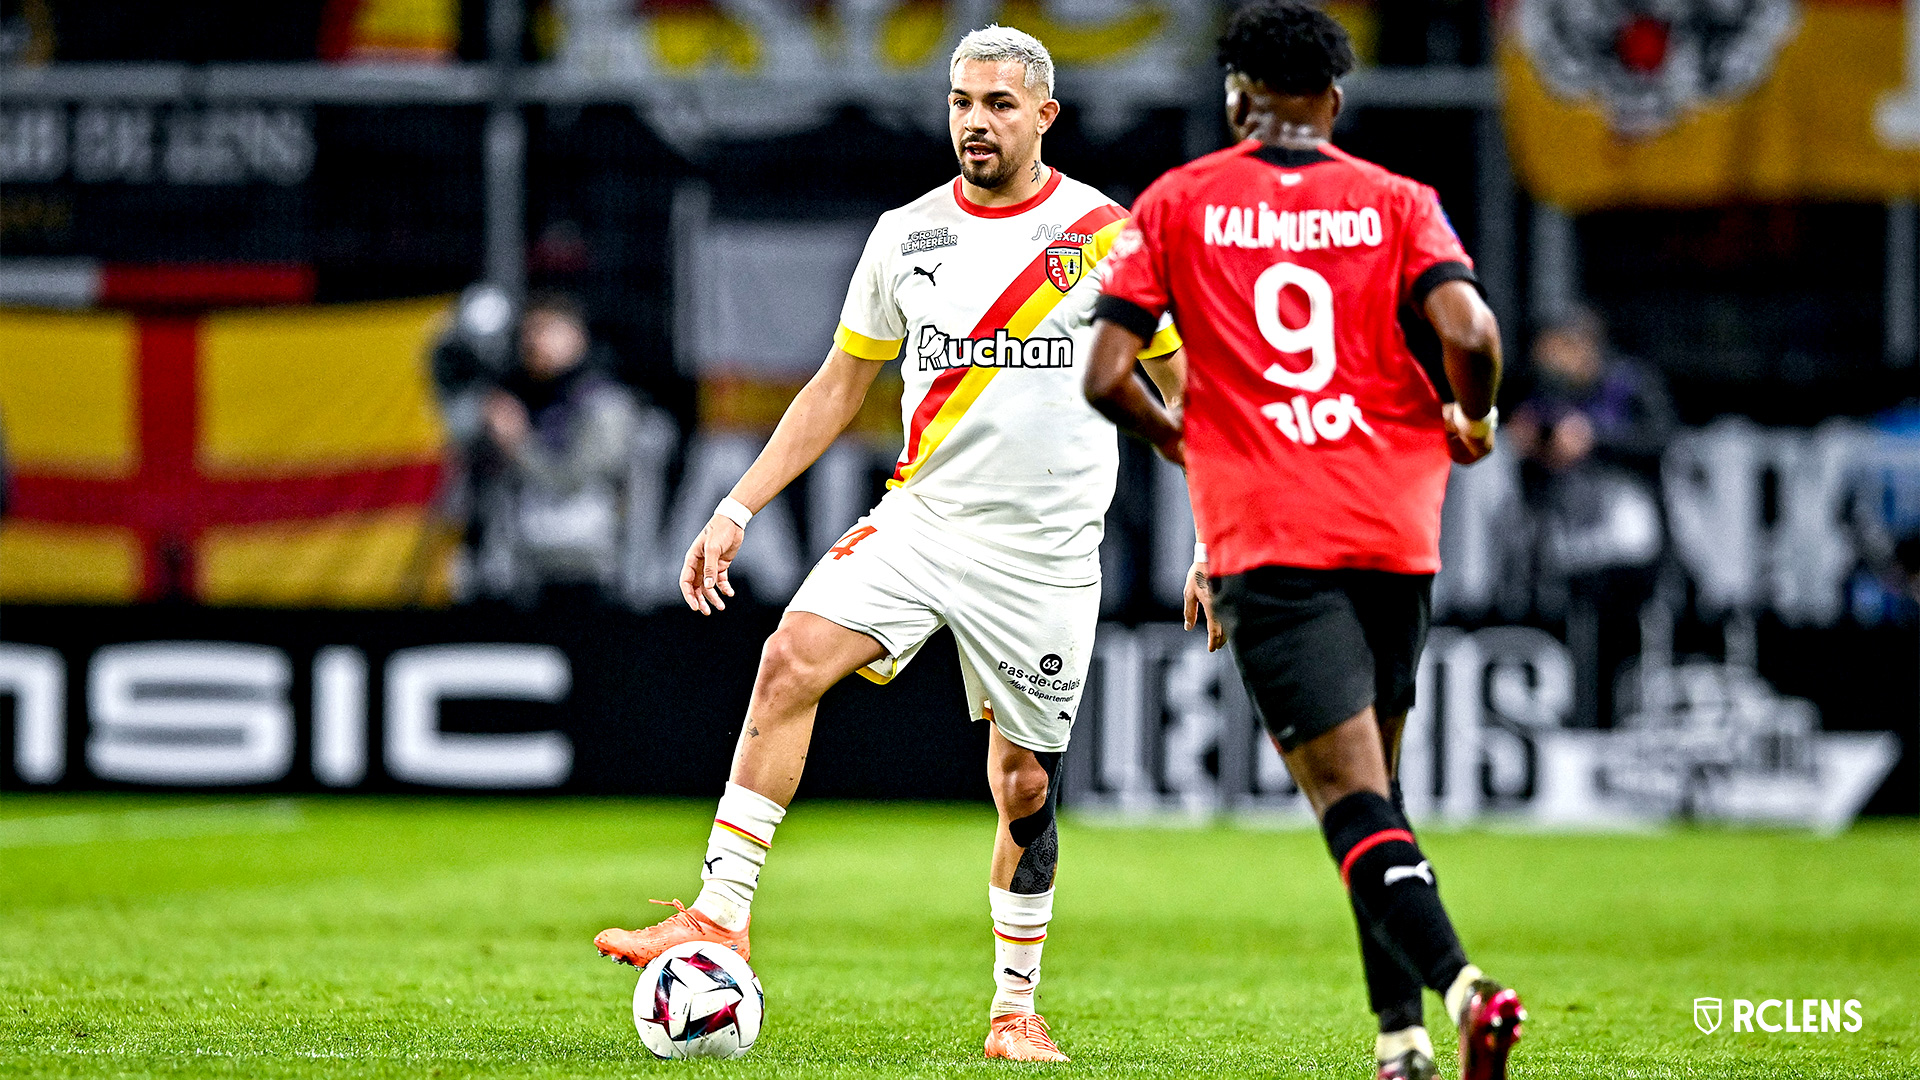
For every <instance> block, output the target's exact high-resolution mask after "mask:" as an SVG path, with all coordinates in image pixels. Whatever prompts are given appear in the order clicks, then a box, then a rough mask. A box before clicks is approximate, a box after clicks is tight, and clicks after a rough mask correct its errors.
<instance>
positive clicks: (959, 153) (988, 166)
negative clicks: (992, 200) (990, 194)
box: [954, 140, 1020, 191]
mask: <svg viewBox="0 0 1920 1080" xmlns="http://www.w3.org/2000/svg"><path fill="white" fill-rule="evenodd" d="M975 141H976V142H978V141H982V140H975ZM987 145H989V146H991V147H992V148H993V156H992V157H990V158H988V159H987V160H985V161H970V160H968V159H967V152H966V149H965V147H957V148H955V150H954V155H955V156H956V157H958V158H959V159H960V175H961V176H962V177H964V178H965V179H966V181H967V183H969V184H972V185H973V186H974V187H978V188H985V189H986V190H988V191H998V190H1000V189H1001V188H1003V187H1006V186H1007V185H1008V184H1010V183H1012V182H1013V181H1014V180H1015V179H1017V178H1018V177H1019V170H1020V167H1019V166H1018V165H1016V164H1015V163H1014V160H1013V158H1012V157H1010V156H1008V154H1007V151H1006V148H1005V147H1003V146H1001V145H999V144H998V143H988V144H987Z"/></svg>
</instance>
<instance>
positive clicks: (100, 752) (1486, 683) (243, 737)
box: [0, 604, 1914, 831]
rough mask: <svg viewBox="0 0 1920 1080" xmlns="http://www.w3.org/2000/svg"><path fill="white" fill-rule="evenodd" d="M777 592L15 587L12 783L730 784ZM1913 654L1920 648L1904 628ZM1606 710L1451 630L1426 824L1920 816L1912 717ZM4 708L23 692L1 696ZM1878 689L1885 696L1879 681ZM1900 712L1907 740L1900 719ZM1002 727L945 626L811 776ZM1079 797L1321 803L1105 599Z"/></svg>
mask: <svg viewBox="0 0 1920 1080" xmlns="http://www.w3.org/2000/svg"><path fill="white" fill-rule="evenodd" d="M777 620H778V611H777V609H774V608H771V607H767V606H763V605H752V604H736V605H733V606H732V607H731V608H730V609H729V610H728V612H727V613H726V614H725V615H724V616H720V617H716V618H700V617H697V616H694V615H692V614H691V613H689V612H686V611H663V612H658V613H654V614H649V615H641V614H637V613H634V612H632V611H629V610H626V609H622V608H619V607H615V606H611V605H593V606H584V607H578V608H573V609H562V610H554V609H547V610H540V611H523V610H517V609H514V608H510V607H505V606H486V607H479V608H466V609H459V610H453V611H438V612H434V611H402V612H389V613H367V612H325V611H285V610H269V609H221V608H207V607H181V606H174V605H141V606H135V607H121V608H87V607H51V606H47V607H12V608H8V609H6V610H5V612H4V613H0V629H4V632H5V640H4V641H0V721H6V720H8V719H10V721H11V722H9V723H4V724H3V725H0V787H5V788H11V789H15V790H19V789H22V788H25V789H29V790H48V789H99V788H139V789H183V788H184V789H190V790H235V789H238V790H283V791H325V790H342V791H361V792H392V791H424V790H441V791H522V792H576V793H597V794H622V795H711V794H713V793H714V792H716V791H718V790H719V788H720V785H721V782H722V781H723V780H724V779H725V776H726V769H727V763H728V761H729V760H730V759H731V756H732V747H733V741H734V739H735V738H736V737H737V736H738V733H739V726H740V720H741V718H742V717H743V716H745V715H746V708H747V698H748V694H749V692H750V690H751V687H752V684H753V677H754V670H755V667H756V665H757V662H758V657H759V645H760V642H761V641H762V640H763V639H764V637H765V635H767V634H768V633H770V632H771V631H772V630H773V628H774V626H775V625H776V623H777ZM1885 644H1886V643H1885V641H1884V635H1882V639H1881V640H1879V641H1876V640H1874V639H1873V638H1871V637H1869V636H1867V635H1863V634H1862V633H1860V632H1858V631H1856V632H1853V633H1850V634H1846V633H1842V634H1837V635H1836V634H1835V633H1834V632H1832V631H1826V632H1817V633H1802V634H1799V635H1797V636H1790V640H1788V641H1787V642H1786V644H1785V647H1784V648H1782V649H1781V650H1779V651H1780V652H1781V654H1782V656H1783V657H1784V658H1783V659H1777V660H1774V661H1773V662H1772V663H1770V665H1769V670H1770V672H1771V673H1772V674H1773V676H1774V678H1776V679H1780V680H1782V681H1783V683H1787V684H1791V685H1794V686H1796V687H1806V688H1809V692H1810V693H1811V694H1814V695H1816V696H1818V697H1819V698H1821V699H1822V703H1823V704H1824V705H1825V706H1826V715H1827V716H1828V717H1829V718H1830V725H1831V726H1835V727H1839V726H1852V727H1860V726H1867V727H1869V728H1870V727H1872V726H1873V725H1876V724H1880V723H1884V722H1886V721H1887V720H1888V719H1889V718H1888V717H1887V716H1886V715H1885V713H1884V712H1882V713H1877V714H1876V713H1865V714H1863V713H1862V712H1860V711H1859V710H1858V709H1857V708H1855V706H1856V705H1857V703H1859V702H1863V701H1881V702H1884V701H1886V699H1888V698H1889V697H1890V696H1897V695H1898V694H1899V693H1900V692H1901V689H1905V690H1906V695H1905V696H1906V698H1908V699H1910V698H1911V697H1912V694H1911V688H1910V687H1895V686H1894V685H1892V684H1894V683H1896V682H1901V681H1902V680H1904V681H1905V682H1911V674H1912V665H1911V664H1910V663H1905V664H1895V665H1889V664H1888V662H1887V661H1888V656H1887V650H1886V648H1885V647H1884V646H1885ZM1905 646H1906V647H1907V648H1908V649H1909V650H1910V649H1911V648H1912V642H1911V641H1906V642H1905ZM1629 679H1630V680H1631V681H1632V682H1633V684H1634V686H1635V694H1636V700H1637V703H1636V705H1635V707H1634V708H1633V709H1632V710H1630V713H1629V715H1627V716H1625V717H1623V718H1622V720H1621V721H1620V722H1619V723H1617V724H1616V725H1615V726H1614V727H1613V728H1611V729H1593V728H1584V729H1583V728H1580V727H1577V726H1574V725H1573V724H1572V723H1571V721H1572V720H1573V717H1572V708H1571V706H1572V702H1573V697H1574V690H1573V658H1572V656H1571V654H1570V653H1569V651H1568V650H1567V648H1566V646H1565V645H1563V644H1561V643H1560V642H1559V641H1558V640H1557V639H1555V638H1554V637H1553V636H1551V635H1549V634H1547V633H1545V632H1544V631H1541V630H1538V629H1535V628H1531V627H1516V626H1490V627H1485V628H1482V629H1479V630H1474V631H1467V630H1463V629H1458V628H1441V629H1439V630H1437V631H1436V632H1435V634H1434V636H1433V640H1432V642H1431V643H1430V645H1429V647H1428V649H1427V652H1426V655H1425V657H1424V659H1423V661H1422V666H1421V669H1420V676H1419V680H1420V681H1419V704H1418V706H1417V707H1416V709H1415V711H1414V713H1413V715H1412V717H1411V718H1410V720H1409V726H1408V733H1407V736H1406V742H1405V748H1404V751H1403V760H1402V776H1403V781H1404V783H1403V787H1404V790H1405V794H1406V799H1407V804H1408V806H1409V808H1410V810H1411V811H1412V812H1413V813H1414V815H1415V816H1416V817H1417V818H1419V819H1421V820H1436V819H1437V820H1444V821H1447V822H1452V823H1456V824H1459V823H1470V822H1475V821H1481V820H1503V821H1510V822H1514V823H1518V824H1528V825H1537V826H1548V827H1569V826H1577V827H1583V828H1587V827H1591V828H1622V827H1640V826H1644V825H1646V824H1649V823H1655V822H1659V821H1665V820H1672V819H1679V818H1687V819H1713V820H1729V821H1743V822H1752V823H1764V824H1771V825H1795V826H1803V827H1808V828H1814V829H1819V830H1827V831H1831V830H1837V829H1840V828H1844V827H1845V826H1846V825H1847V824H1848V823H1850V822H1851V821H1852V819H1853V817H1854V815H1855V814H1857V813H1859V812H1860V811H1861V810H1862V808H1863V807H1866V806H1867V805H1868V803H1869V800H1870V799H1874V798H1875V796H1876V794H1878V803H1879V805H1880V806H1881V807H1882V808H1883V809H1886V810H1892V811H1895V812H1899V811H1903V810H1904V811H1907V812H1910V811H1911V810H1912V807H1911V805H1909V804H1911V803H1912V801H1913V798H1914V790H1913V789H1914V779H1913V777H1912V776H1911V775H1910V773H1911V769H1909V770H1907V771H1906V772H1903V773H1901V774H1899V775H1898V776H1897V777H1896V778H1894V779H1893V780H1892V781H1890V782H1889V779H1888V778H1889V774H1890V772H1891V770H1893V768H1894V766H1895V764H1896V761H1898V760H1899V759H1900V757H1901V753H1902V740H1901V739H1900V738H1899V737H1898V736H1896V735H1894V734H1892V733H1890V732H1886V731H1873V730H1866V731H1843V730H1827V729H1826V727H1825V726H1823V724H1822V708H1821V705H1819V704H1816V703H1815V702H1814V701H1813V700H1810V699H1809V698H1804V697H1798V696H1793V695H1790V694H1787V693H1783V692H1781V691H1779V690H1776V689H1775V687H1774V686H1773V685H1772V684H1771V683H1770V682H1769V681H1768V680H1767V679H1766V678H1763V677H1762V676H1760V675H1759V674H1758V673H1757V672H1755V671H1753V670H1750V669H1746V668H1743V667H1742V666H1741V665H1739V664H1737V663H1727V662H1724V661H1720V660H1713V659H1706V658H1703V657H1682V658H1678V659H1675V658H1670V657H1664V658H1663V657H1658V656H1648V657H1643V658H1642V662H1641V663H1640V664H1638V665H1636V666H1635V667H1634V668H1633V669H1632V672H1631V674H1630V675H1629ZM9 705H10V711H11V717H10V718H9V717H8V716H7V712H8V711H9V710H8V706H9ZM1883 707H1884V706H1883ZM1907 726H1908V729H1909V730H1908V732H1907V734H1908V735H1909V736H1910V735H1911V724H1910V722H1909V724H1908V725H1907ZM984 749H985V731H984V729H983V728H982V727H981V725H979V724H978V723H975V722H973V721H971V720H970V719H969V717H968V715H967V710H966V708H965V694H964V691H963V688H962V685H961V680H960V674H959V668H958V663H957V660H956V654H955V650H954V648H953V647H952V644H951V642H950V640H948V639H947V638H946V636H945V632H944V631H943V632H942V636H941V637H940V638H939V639H938V640H936V641H934V642H933V643H931V645H930V647H928V648H925V649H923V650H922V651H921V652H920V654H919V656H918V658H917V659H916V660H915V662H914V663H913V665H911V666H910V667H909V668H907V669H906V671H905V672H904V673H902V675H901V676H900V677H899V678H898V679H895V680H894V681H893V682H891V683H889V684H888V685H886V686H884V687H882V686H875V685H871V684H869V683H867V682H866V681H864V680H860V679H849V680H846V681H844V682H843V683H841V684H840V685H839V686H838V687H836V688H835V689H834V690H833V691H831V692H830V693H829V694H828V696H827V698H826V700H825V701H824V702H823V704H822V706H821V714H820V721H819V724H818V726H817V727H816V728H815V741H814V747H813V750H812V752H811V754H810V756H809V758H808V763H807V774H806V778H805V781H804V783H803V786H802V788H801V791H802V794H803V795H805V796H807V797H841V798H852V797H858V798H937V799H979V798H983V797H984V796H985V795H986V787H985V783H984V774H983V773H982V770H981V767H980V765H981V761H982V757H983V752H984ZM1066 761H1067V771H1066V778H1065V782H1064V788H1063V792H1064V798H1065V800H1066V805H1068V806H1069V807H1072V808H1074V809H1076V810H1080V811H1086V812H1101V813H1117V814H1122V815H1141V814H1148V815H1158V816H1165V815H1169V814H1171V815H1174V816H1177V817H1189V818H1209V817H1212V816H1214V815H1217V814H1220V813H1237V814H1246V815H1252V816H1255V817H1259V818H1262V819H1266V820H1274V819H1279V820H1290V821H1293V822H1295V823H1297V824H1302V825H1304V824H1307V823H1308V822H1309V821H1310V815H1309V814H1308V811H1307V807H1306V805H1305V802H1304V800H1303V799H1302V798H1301V796H1300V794H1299V792H1298V790H1297V789H1296V788H1295V787H1294V786H1293V784H1292V782H1291V781H1290V780H1289V779H1288V778H1287V775H1286V771H1285V768H1284V766H1283V765H1282V764H1281V762H1280V759H1279V757H1278V755H1277V754H1276V753H1275V752H1274V751H1273V749H1272V746H1271V744H1270V743H1269V742H1268V741H1267V740H1266V739H1265V738H1264V736H1263V735H1262V734H1261V733H1260V729H1259V726H1258V724H1257V723H1256V721H1255V719H1254V713H1253V710H1252V709H1251V707H1250V706H1249V705H1248V703H1247V699H1246V696H1245V694H1244V692H1243V691H1242V690H1241V689H1240V683H1239V679H1238V677H1237V675H1236V674H1235V672H1234V669H1233V664H1232V661H1231V660H1230V659H1229V657H1228V654H1227V653H1225V652H1220V653H1213V654H1209V653H1207V651H1206V647H1205V637H1204V635H1202V634H1200V633H1198V632H1192V633H1189V632H1183V631H1182V630H1181V629H1180V627H1179V626H1178V624H1174V623H1147V624H1142V625H1138V626H1127V625H1124V624H1120V623H1106V624H1104V625H1103V626H1102V627H1101V629H1100V633H1099V637H1098V639H1097V643H1096V646H1095V657H1094V662H1093V666H1092V669H1091V671H1090V672H1089V675H1088V679H1087V684H1086V689H1085V693H1084V696H1083V698H1082V701H1081V706H1080V711H1079V714H1078V716H1077V718H1076V724H1075V731H1074V742H1073V748H1072V750H1071V751H1070V752H1069V754H1068V755H1067V759H1066Z"/></svg>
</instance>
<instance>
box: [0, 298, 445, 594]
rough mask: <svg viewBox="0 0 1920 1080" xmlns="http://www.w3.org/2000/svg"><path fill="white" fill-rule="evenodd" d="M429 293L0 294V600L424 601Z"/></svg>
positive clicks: (433, 451)
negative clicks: (87, 304)
mask: <svg viewBox="0 0 1920 1080" xmlns="http://www.w3.org/2000/svg"><path fill="white" fill-rule="evenodd" d="M446 308H447V305H446V303H445V302H444V301H440V300H427V301H408V302H402V303H387V304H367V305H342V306H338V307H324V308H287V309H260V310H254V311H230V312H215V313H211V314H204V315H195V314H126V313H112V312H72V313H64V312H60V313H56V312H44V311H0V338H3V339H5V340H6V342H7V348H6V349H4V350H0V418H4V423H5V431H6V440H7V441H6V450H7V459H8V467H9V469H10V471H11V473H12V477H11V479H12V484H11V489H10V496H11V497H10V499H9V506H8V510H7V517H6V518H5V520H4V521H3V522H0V602H6V601H11V602H22V601H27V602H52V603H59V602H81V603H125V602H134V601H140V600H159V599H180V600H190V601H198V602H203V603H210V604H250V605H263V604H264V605H281V606H317V607H339V606H347V607H391V606H396V605H400V604H409V603H433V602H436V601H439V600H443V599H444V597H445V592H446V563H447V553H448V544H447V542H446V538H445V536H444V535H442V534H443V533H444V530H443V529H438V528H436V526H435V524H434V517H433V514H432V512H431V506H432V503H433V501H434V499H435V496H436V494H437V492H438V489H439V485H440V481H441V474H442V469H443V456H444V450H443V447H444V443H445V436H444V434H443V432H442V426H441V419H440V411H439V405H438V402H437V400H436V398H435V393H434V389H433V384H432V381H431V378H430V377H429V375H428V372H427V367H426V364H427V361H426V357H427V355H428V353H429V350H430V346H431V344H432V341H433V339H434V336H435V334H436V333H437V329H438V327H439V325H440V323H441V321H442V320H443V318H444V315H445V311H446Z"/></svg>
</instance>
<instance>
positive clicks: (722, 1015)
mask: <svg viewBox="0 0 1920 1080" xmlns="http://www.w3.org/2000/svg"><path fill="white" fill-rule="evenodd" d="M766 1010H767V995H766V992H765V991H763V990H761V989H760V977H759V976H758V975H755V974H754V973H753V968H751V967H749V966H747V962H746V960H745V959H743V958H742V957H741V956H740V954H739V953H737V952H734V951H733V950H732V949H729V948H727V947H726V946H725V945H720V944H717V943H715V942H711V941H688V942H684V943H682V944H679V945H675V946H674V947H673V948H671V949H668V950H667V951H666V952H663V953H661V954H660V955H659V956H656V957H654V958H653V962H652V963H650V964H648V965H647V966H646V967H645V968H644V969H643V970H642V971H641V972H640V985H638V986H636V987H634V989H633V1026H634V1027H635V1028H636V1029H638V1030H639V1032H640V1041H641V1042H642V1043H644V1044H645V1045H646V1047H647V1049H648V1050H650V1051H652V1053H653V1056H654V1057H657V1058H734V1057H739V1056H740V1055H742V1054H744V1053H746V1052H747V1051H748V1050H750V1049H752V1047H753V1041H754V1040H755V1039H756V1038H758V1037H759V1036H760V1022H761V1020H762V1018H764V1017H765V1015H766Z"/></svg>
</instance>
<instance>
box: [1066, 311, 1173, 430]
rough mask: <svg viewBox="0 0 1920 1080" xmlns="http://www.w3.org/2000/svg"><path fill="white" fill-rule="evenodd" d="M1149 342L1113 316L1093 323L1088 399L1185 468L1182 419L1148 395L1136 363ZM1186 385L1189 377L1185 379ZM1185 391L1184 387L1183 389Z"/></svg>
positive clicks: (1121, 428) (1122, 425)
mask: <svg viewBox="0 0 1920 1080" xmlns="http://www.w3.org/2000/svg"><path fill="white" fill-rule="evenodd" d="M1146 344H1147V340H1146V339H1145V338H1143V337H1141V336H1140V335H1139V334H1136V333H1134V332H1133V331H1132V330H1129V329H1127V328H1126V327H1124V326H1121V325H1120V324H1119V323H1117V322H1114V321H1113V320H1111V319H1099V320H1096V321H1095V322H1094V324H1093V349H1092V355H1091V356H1090V357H1089V358H1088V361H1087V377H1086V382H1085V384H1084V385H1085V389H1086V395H1087V403H1088V404H1089V405H1092V406H1093V407H1094V408H1095V409H1097V410H1099V412H1100V415H1102V416H1104V417H1106V418H1107V419H1109V420H1111V421H1113V423H1114V425H1115V426H1117V427H1118V428H1119V429H1120V430H1121V431H1124V432H1127V433H1128V434H1130V435H1136V436H1138V437H1140V438H1142V439H1145V440H1146V441H1147V442H1148V443H1150V444H1151V445H1152V446H1153V448H1154V449H1155V450H1158V451H1160V456H1161V457H1164V458H1166V459H1167V460H1168V461H1171V462H1173V463H1174V464H1175V465H1179V466H1182V467H1185V465H1186V463H1187V462H1186V453H1185V450H1184V447H1183V446H1182V444H1181V440H1180V422H1179V421H1178V420H1177V419H1175V418H1174V416H1173V414H1172V413H1170V412H1168V411H1167V410H1166V409H1165V408H1163V407H1162V406H1161V405H1160V403H1159V402H1157V401H1155V400H1154V399H1153V395H1152V394H1149V393H1147V386H1146V383H1145V382H1143V381H1142V380H1141V379H1140V378H1139V376H1137V375H1135V374H1134V373H1133V365H1134V360H1135V358H1136V357H1138V356H1139V355H1140V350H1141V349H1143V348H1145V347H1146ZM1182 383H1183V384H1184V379H1183V380H1182ZM1182 390H1183V393H1184V385H1183V387H1182Z"/></svg>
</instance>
